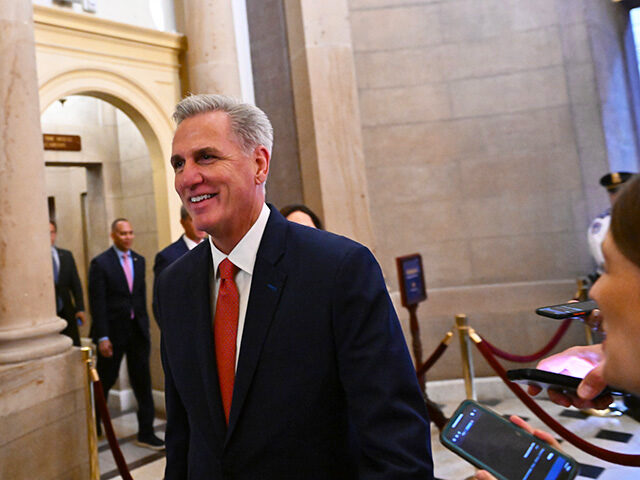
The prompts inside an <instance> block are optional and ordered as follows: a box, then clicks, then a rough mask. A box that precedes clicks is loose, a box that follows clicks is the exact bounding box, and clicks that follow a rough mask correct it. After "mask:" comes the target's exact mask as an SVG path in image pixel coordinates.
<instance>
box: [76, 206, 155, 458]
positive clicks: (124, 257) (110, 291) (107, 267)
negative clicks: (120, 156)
mask: <svg viewBox="0 0 640 480" xmlns="http://www.w3.org/2000/svg"><path fill="white" fill-rule="evenodd" d="M111 239H112V240H113V246H112V247H111V248H108V249H107V250H105V251H104V252H102V253H101V254H100V255H98V256H96V257H95V258H94V259H93V260H91V265H90V267H89V303H90V307H91V318H92V323H91V338H93V341H94V342H95V344H96V345H97V346H98V366H97V368H98V374H99V375H100V379H101V380H102V385H103V388H104V394H105V398H109V390H110V389H111V387H113V384H114V383H115V382H116V380H117V378H118V373H119V371H120V364H121V362H122V357H123V355H126V357H127V369H128V371H129V379H130V381H131V388H132V389H133V393H134V394H135V397H136V400H137V402H138V439H137V442H136V443H137V444H138V445H141V446H144V447H147V448H151V449H154V450H160V449H163V448H164V442H163V441H162V440H161V439H159V438H158V437H157V436H156V435H155V433H154V432H153V418H154V415H155V410H154V406H153V397H152V394H151V374H150V371H149V354H150V352H151V340H150V336H149V316H148V315H147V299H146V296H147V294H146V285H145V280H144V277H145V262H144V257H142V256H141V255H138V254H137V253H136V252H134V251H133V250H131V245H132V244H133V239H134V234H133V228H132V227H131V224H130V223H129V221H128V220H127V219H125V218H118V219H116V220H114V221H113V223H112V224H111Z"/></svg>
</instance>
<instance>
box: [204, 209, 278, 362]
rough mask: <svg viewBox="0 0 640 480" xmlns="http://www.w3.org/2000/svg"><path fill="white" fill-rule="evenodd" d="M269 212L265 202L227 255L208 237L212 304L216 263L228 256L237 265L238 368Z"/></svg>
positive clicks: (217, 280) (216, 286)
mask: <svg viewBox="0 0 640 480" xmlns="http://www.w3.org/2000/svg"><path fill="white" fill-rule="evenodd" d="M270 213H271V211H270V210H269V207H267V205H266V204H262V211H261V212H260V215H259V216H258V219H257V220H256V222H255V223H254V224H253V225H252V227H251V228H250V229H249V231H248V232H247V233H246V234H245V236H244V237H242V239H241V240H240V241H239V242H238V244H237V245H236V246H235V248H234V249H233V250H231V252H230V253H229V255H225V254H224V253H222V252H221V251H220V250H218V249H217V248H216V246H215V245H214V244H213V240H211V237H209V244H210V245H211V255H212V257H213V271H214V272H216V274H215V282H214V284H213V292H212V294H213V299H214V302H213V304H214V305H216V304H217V301H218V289H219V288H220V272H218V265H220V263H221V262H222V261H223V260H224V259H225V258H227V257H228V258H229V261H230V262H231V263H233V264H234V265H235V266H236V267H238V272H237V273H236V277H235V282H236V286H237V287H238V295H239V297H240V305H239V313H238V335H237V337H236V368H238V357H239V355H240V344H241V341H242V332H243V331H244V319H245V316H246V315H247V304H248V303H249V292H250V291H251V280H252V279H253V266H254V265H255V263H256V255H257V254H258V247H260V241H261V240H262V235H263V234H264V229H265V227H266V226H267V220H269V214H270ZM213 315H214V317H215V312H213ZM212 321H213V318H212Z"/></svg>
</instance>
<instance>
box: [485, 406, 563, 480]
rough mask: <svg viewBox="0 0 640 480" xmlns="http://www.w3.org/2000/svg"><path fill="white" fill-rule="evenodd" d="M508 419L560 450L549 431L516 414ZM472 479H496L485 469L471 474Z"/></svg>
mask: <svg viewBox="0 0 640 480" xmlns="http://www.w3.org/2000/svg"><path fill="white" fill-rule="evenodd" d="M509 420H511V422H512V423H514V424H516V425H517V426H518V427H520V428H522V429H523V430H525V431H526V432H528V433H530V434H531V435H533V436H534V437H537V438H539V439H540V440H542V441H544V442H546V443H548V444H549V445H551V446H552V447H553V448H555V449H556V450H560V444H559V443H558V441H557V440H556V439H555V438H554V437H553V435H551V434H550V433H549V432H545V431H544V430H538V429H536V428H533V427H532V426H531V425H529V424H528V423H527V422H525V421H524V420H523V419H521V418H520V417H518V416H517V415H511V417H509ZM473 479H474V480H496V477H494V476H493V475H491V474H490V473H489V472H487V471H486V470H478V471H477V472H476V474H475V475H474V476H473Z"/></svg>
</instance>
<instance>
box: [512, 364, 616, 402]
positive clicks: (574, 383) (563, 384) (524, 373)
mask: <svg viewBox="0 0 640 480" xmlns="http://www.w3.org/2000/svg"><path fill="white" fill-rule="evenodd" d="M507 378H508V379H509V380H511V381H512V382H516V383H520V384H524V385H534V386H537V387H540V388H542V389H545V388H550V389H551V390H556V391H559V392H562V393H571V394H573V395H577V393H576V390H578V385H580V382H581V381H582V378H580V377H572V376H570V375H563V374H561V373H553V372H547V371H546V370H539V369H537V368H518V369H515V370H508V371H507ZM625 394H627V392H625V391H624V390H621V389H619V388H614V387H606V388H605V389H604V390H603V391H602V392H601V393H600V394H599V395H598V396H597V397H596V398H600V397H603V396H605V395H625Z"/></svg>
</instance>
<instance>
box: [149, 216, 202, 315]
mask: <svg viewBox="0 0 640 480" xmlns="http://www.w3.org/2000/svg"><path fill="white" fill-rule="evenodd" d="M180 225H182V229H183V230H184V234H182V235H181V236H180V238H179V239H178V240H176V241H175V242H173V243H172V244H171V245H169V246H168V247H165V248H164V249H162V250H160V251H159V252H158V253H157V254H156V258H155V261H154V262H153V302H152V305H153V315H154V317H155V318H156V321H157V320H158V312H157V308H156V304H157V299H156V282H157V281H158V276H159V275H160V273H161V272H162V271H163V270H164V269H165V268H167V266H168V265H171V264H172V263H173V262H175V261H176V260H177V259H178V258H180V257H181V256H182V255H184V254H185V253H187V252H188V251H189V250H191V249H192V248H193V247H195V246H196V245H198V244H199V243H200V242H201V241H202V240H203V239H204V237H206V236H207V232H203V231H202V230H198V229H197V228H196V227H194V226H193V220H192V219H191V217H190V216H189V212H187V209H186V208H184V205H182V206H181V207H180Z"/></svg>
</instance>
